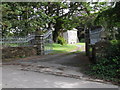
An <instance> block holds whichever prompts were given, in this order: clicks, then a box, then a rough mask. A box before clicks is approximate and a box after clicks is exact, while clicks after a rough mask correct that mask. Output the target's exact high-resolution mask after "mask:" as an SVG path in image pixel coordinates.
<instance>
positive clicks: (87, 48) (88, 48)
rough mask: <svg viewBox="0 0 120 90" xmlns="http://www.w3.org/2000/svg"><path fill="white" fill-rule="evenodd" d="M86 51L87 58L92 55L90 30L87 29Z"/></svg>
mask: <svg viewBox="0 0 120 90" xmlns="http://www.w3.org/2000/svg"><path fill="white" fill-rule="evenodd" d="M85 43H86V44H85V49H86V50H85V51H86V56H89V55H90V46H89V44H90V37H89V29H87V28H86V27H85Z"/></svg>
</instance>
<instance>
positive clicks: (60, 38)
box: [58, 36, 67, 45]
mask: <svg viewBox="0 0 120 90" xmlns="http://www.w3.org/2000/svg"><path fill="white" fill-rule="evenodd" d="M58 44H61V45H65V44H67V42H66V40H65V39H64V37H61V36H58Z"/></svg>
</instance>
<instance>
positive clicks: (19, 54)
mask: <svg viewBox="0 0 120 90" xmlns="http://www.w3.org/2000/svg"><path fill="white" fill-rule="evenodd" d="M34 55H37V50H36V48H35V47H5V48H2V59H7V58H24V57H28V56H34Z"/></svg>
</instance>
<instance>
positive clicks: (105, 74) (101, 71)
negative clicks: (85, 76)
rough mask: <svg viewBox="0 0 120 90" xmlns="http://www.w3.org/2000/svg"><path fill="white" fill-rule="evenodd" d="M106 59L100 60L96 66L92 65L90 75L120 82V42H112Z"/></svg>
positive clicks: (107, 49)
mask: <svg viewBox="0 0 120 90" xmlns="http://www.w3.org/2000/svg"><path fill="white" fill-rule="evenodd" d="M103 53H106V55H105V57H103V58H100V59H99V60H98V62H97V63H96V64H93V65H90V72H89V74H90V75H94V76H96V77H98V78H102V79H105V80H110V81H114V82H117V83H118V82H120V79H119V77H120V42H119V40H112V41H111V45H110V46H109V47H108V48H106V49H105V52H103Z"/></svg>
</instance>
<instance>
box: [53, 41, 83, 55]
mask: <svg viewBox="0 0 120 90" xmlns="http://www.w3.org/2000/svg"><path fill="white" fill-rule="evenodd" d="M76 45H85V44H84V43H77V44H73V45H71V44H66V45H60V44H56V43H53V45H52V48H53V53H52V54H57V53H68V52H70V51H72V50H75V49H77V46H76ZM79 51H80V50H79Z"/></svg>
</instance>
